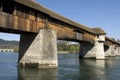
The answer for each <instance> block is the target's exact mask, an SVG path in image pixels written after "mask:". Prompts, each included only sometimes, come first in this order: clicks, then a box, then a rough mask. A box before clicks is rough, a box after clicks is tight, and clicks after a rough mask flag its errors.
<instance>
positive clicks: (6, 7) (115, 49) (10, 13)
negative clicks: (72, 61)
mask: <svg viewBox="0 0 120 80" xmlns="http://www.w3.org/2000/svg"><path fill="white" fill-rule="evenodd" d="M0 32H7V33H14V34H20V35H21V38H20V50H19V51H20V52H19V65H20V66H22V67H37V68H41V67H57V65H58V63H57V46H56V45H57V44H56V40H57V39H59V40H68V41H75V42H79V43H80V45H81V46H80V58H83V57H85V58H91V57H95V58H96V59H104V58H105V56H116V55H119V54H120V48H119V47H120V44H119V43H118V42H116V41H115V40H113V39H111V38H109V37H107V36H105V34H106V32H104V31H103V30H102V29H101V28H99V27H97V28H89V27H87V26H84V25H82V24H79V23H76V22H74V21H72V20H70V19H67V18H65V17H63V16H61V15H59V14H57V13H55V12H53V11H51V10H49V9H47V8H45V7H43V6H41V5H40V4H38V3H37V2H35V1H34V0H1V1H0Z"/></svg>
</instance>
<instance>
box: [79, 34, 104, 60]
mask: <svg viewBox="0 0 120 80" xmlns="http://www.w3.org/2000/svg"><path fill="white" fill-rule="evenodd" d="M104 41H105V35H99V36H97V37H96V40H95V44H94V45H93V44H91V43H88V42H82V43H80V58H81V57H84V58H96V59H104V58H105V54H104Z"/></svg>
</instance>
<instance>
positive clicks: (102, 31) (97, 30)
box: [92, 27, 106, 35]
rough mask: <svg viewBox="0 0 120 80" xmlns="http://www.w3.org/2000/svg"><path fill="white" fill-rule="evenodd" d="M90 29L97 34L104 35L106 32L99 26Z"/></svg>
mask: <svg viewBox="0 0 120 80" xmlns="http://www.w3.org/2000/svg"><path fill="white" fill-rule="evenodd" d="M92 29H93V31H94V32H95V33H96V34H97V35H99V34H103V35H105V34H106V32H105V31H104V30H103V29H101V28H100V27H96V28H92Z"/></svg>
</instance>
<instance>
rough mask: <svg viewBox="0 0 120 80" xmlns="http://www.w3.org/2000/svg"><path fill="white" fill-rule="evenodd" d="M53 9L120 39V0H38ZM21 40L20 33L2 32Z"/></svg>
mask: <svg viewBox="0 0 120 80" xmlns="http://www.w3.org/2000/svg"><path fill="white" fill-rule="evenodd" d="M36 1H37V2H38V3H40V4H41V5H43V6H45V7H46V8H48V9H51V10H52V11H54V12H56V13H58V14H60V15H62V16H64V17H66V18H69V19H71V20H73V21H76V22H78V23H80V24H83V25H85V26H88V27H91V28H92V27H101V28H102V29H103V30H104V31H105V32H106V33H107V36H109V37H112V38H115V39H120V31H119V30H120V0H36ZM0 38H4V39H9V40H19V35H6V34H1V33H0Z"/></svg>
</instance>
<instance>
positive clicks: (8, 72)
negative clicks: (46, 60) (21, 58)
mask: <svg viewBox="0 0 120 80" xmlns="http://www.w3.org/2000/svg"><path fill="white" fill-rule="evenodd" d="M17 56H18V55H17V54H0V69H1V70H0V80H119V78H120V57H112V58H107V59H106V60H86V59H82V60H81V59H80V60H79V58H78V54H65V55H63V54H60V55H59V56H58V61H59V67H58V69H31V68H17Z"/></svg>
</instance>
